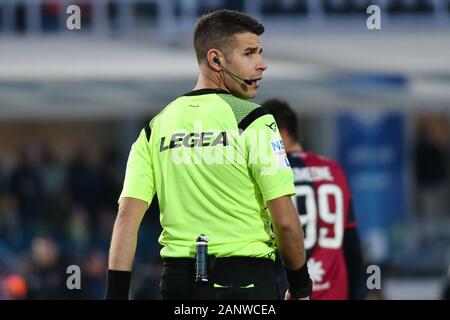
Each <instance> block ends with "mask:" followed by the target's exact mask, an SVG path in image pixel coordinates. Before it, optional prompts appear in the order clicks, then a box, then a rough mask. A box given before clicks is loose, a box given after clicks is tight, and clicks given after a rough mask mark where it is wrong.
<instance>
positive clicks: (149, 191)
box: [106, 10, 312, 299]
mask: <svg viewBox="0 0 450 320" xmlns="http://www.w3.org/2000/svg"><path fill="white" fill-rule="evenodd" d="M263 32H264V27H263V26H262V25H261V24H260V23H259V22H258V21H257V20H255V19H254V18H252V17H250V16H248V15H245V14H243V13H240V12H237V11H230V10H218V11H214V12H211V13H209V14H207V15H204V16H202V17H201V18H200V19H199V20H198V22H197V25H196V27H195V32H194V48H195V52H196V55H197V61H198V64H199V69H200V74H199V77H198V81H197V84H196V86H195V88H194V89H193V91H191V92H189V93H186V94H184V95H183V96H181V97H178V98H177V99H175V100H174V101H172V102H171V103H170V104H169V105H168V106H166V107H165V108H164V109H163V110H162V111H161V112H160V113H159V114H158V115H157V116H155V117H154V118H153V119H152V120H151V121H150V123H149V124H148V125H147V126H146V127H145V128H144V129H143V130H142V131H141V133H140V135H139V137H138V138H137V140H136V141H135V142H134V144H133V145H132V147H131V151H130V154H129V158H128V163H127V169H126V174H125V180H124V185H123V190H122V193H121V195H120V199H119V211H118V215H117V218H116V221H115V224H114V230H113V234H112V240H111V247H110V252H109V263H108V277H107V291H106V298H107V299H128V293H129V286H130V279H131V269H132V264H133V260H134V254H135V250H136V242H137V234H138V229H139V225H140V222H141V220H142V217H143V215H144V213H145V211H146V210H147V208H148V206H149V204H150V203H151V201H152V198H153V196H154V195H155V193H156V194H157V195H158V201H159V207H160V210H161V213H160V222H161V226H162V229H163V231H162V233H161V235H160V237H159V242H160V244H161V245H162V246H163V248H162V250H161V257H162V258H163V271H162V275H161V283H160V290H161V295H162V298H163V299H278V290H277V284H276V276H275V270H274V259H275V251H276V250H278V252H279V254H280V256H281V259H282V261H283V265H284V266H285V268H286V271H287V276H288V281H289V288H288V290H287V292H286V295H285V298H286V299H302V298H308V297H309V296H310V294H311V285H312V283H311V280H310V278H309V274H308V270H307V267H306V264H305V249H304V244H303V232H302V229H301V227H300V221H299V218H298V214H297V211H296V209H295V208H294V206H293V203H292V200H291V196H292V195H294V194H295V189H294V183H293V174H292V170H291V169H290V166H289V161H288V160H287V157H286V153H285V151H284V146H283V143H282V140H281V137H280V134H279V132H278V129H277V127H276V124H275V120H274V118H273V116H272V115H270V114H268V113H267V112H266V111H265V110H264V109H263V108H262V107H260V106H259V105H257V104H254V103H251V102H248V101H246V100H248V99H252V98H254V97H255V95H256V92H257V90H258V87H259V83H260V81H261V79H262V74H263V72H264V71H265V70H266V69H267V65H266V62H265V61H264V60H263V58H262V56H261V53H262V48H261V40H260V35H261V34H262V33H263ZM201 235H204V236H201ZM198 239H200V240H203V241H200V242H197V243H196V240H198ZM206 253H207V254H206Z"/></svg>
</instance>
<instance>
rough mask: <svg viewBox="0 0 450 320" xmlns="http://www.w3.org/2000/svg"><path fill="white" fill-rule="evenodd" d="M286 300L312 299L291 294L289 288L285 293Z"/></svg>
mask: <svg viewBox="0 0 450 320" xmlns="http://www.w3.org/2000/svg"><path fill="white" fill-rule="evenodd" d="M284 300H310V299H309V297H306V298H298V299H296V298H294V297H293V296H291V294H290V293H289V290H286V294H285V295H284Z"/></svg>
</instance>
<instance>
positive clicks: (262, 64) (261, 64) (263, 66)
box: [256, 56, 268, 72]
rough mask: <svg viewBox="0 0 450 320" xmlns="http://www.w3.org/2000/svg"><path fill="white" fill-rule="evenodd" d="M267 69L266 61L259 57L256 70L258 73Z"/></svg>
mask: <svg viewBox="0 0 450 320" xmlns="http://www.w3.org/2000/svg"><path fill="white" fill-rule="evenodd" d="M267 68H268V66H267V63H266V60H264V59H263V58H262V57H261V56H260V60H259V61H258V64H257V65H256V69H257V70H258V71H261V72H264V71H266V70H267Z"/></svg>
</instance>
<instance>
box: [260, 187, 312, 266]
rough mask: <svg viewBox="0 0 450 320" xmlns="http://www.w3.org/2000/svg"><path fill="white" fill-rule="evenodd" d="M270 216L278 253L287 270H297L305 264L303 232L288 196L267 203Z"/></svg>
mask: <svg viewBox="0 0 450 320" xmlns="http://www.w3.org/2000/svg"><path fill="white" fill-rule="evenodd" d="M267 205H268V207H269V209H270V212H271V214H272V224H273V229H274V233H275V239H276V242H277V247H278V252H279V254H280V257H281V260H282V261H283V265H284V266H285V267H286V268H287V269H288V270H298V269H300V268H301V267H303V266H304V264H305V262H306V254H305V247H304V244H303V230H302V228H301V226H300V220H299V218H298V217H299V216H298V213H297V210H296V209H295V208H294V205H293V204H292V200H291V198H290V197H289V196H283V197H280V198H277V199H273V200H270V201H268V202H267Z"/></svg>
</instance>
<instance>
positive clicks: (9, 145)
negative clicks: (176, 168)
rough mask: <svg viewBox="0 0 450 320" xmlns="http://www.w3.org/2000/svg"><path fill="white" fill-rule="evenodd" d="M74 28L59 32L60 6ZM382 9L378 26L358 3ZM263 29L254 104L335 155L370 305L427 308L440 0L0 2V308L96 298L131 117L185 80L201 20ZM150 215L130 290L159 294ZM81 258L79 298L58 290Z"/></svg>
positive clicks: (435, 186)
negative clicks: (368, 267)
mask: <svg viewBox="0 0 450 320" xmlns="http://www.w3.org/2000/svg"><path fill="white" fill-rule="evenodd" d="M71 4H77V5H79V6H80V8H81V16H82V23H81V30H74V31H70V30H67V28H66V19H67V17H68V14H66V11H65V10H66V8H67V6H69V5H71ZM371 4H377V5H379V6H380V7H381V10H382V12H381V24H382V29H381V30H368V29H367V27H366V19H367V18H368V16H369V15H368V14H366V8H367V7H368V6H369V5H371ZM218 8H229V9H237V10H242V11H244V12H246V13H249V14H252V15H255V16H257V17H258V18H260V19H261V20H262V22H263V23H264V25H265V27H266V33H265V34H264V36H263V47H264V55H265V58H266V60H267V62H268V64H269V69H268V71H267V72H266V74H265V76H264V80H263V82H262V86H261V88H260V90H259V94H258V96H257V98H256V99H255V101H256V102H262V101H263V100H265V99H266V98H272V97H278V98H282V99H285V100H287V101H288V102H290V103H291V104H292V106H293V107H294V108H295V110H296V111H297V112H298V114H299V116H300V127H301V141H302V143H303V144H304V145H305V146H306V147H307V148H308V149H311V150H313V151H315V152H318V153H323V154H325V155H327V156H329V157H331V158H334V159H336V160H338V161H340V162H341V164H342V165H343V166H344V169H345V170H346V172H347V175H348V178H349V182H350V185H351V187H352V191H353V195H354V202H355V209H356V214H357V219H358V220H359V226H360V229H359V232H360V235H361V238H362V240H363V244H364V253H365V258H366V261H367V264H377V265H379V266H381V272H382V289H381V290H380V291H375V292H368V295H367V298H374V299H377V298H382V299H440V298H442V297H443V292H444V288H445V286H446V285H448V278H447V277H448V276H447V274H448V272H449V269H448V268H449V265H450V202H449V198H450V181H449V179H450V177H449V169H450V168H449V164H450V162H449V151H450V1H449V0H392V1H388V0H386V1H376V0H372V1H366V0H278V1H275V0H251V1H249V0H247V1H245V0H240V1H239V0H235V1H233V0H228V1H227V0H208V1H206V0H114V1H113V0H84V1H76V0H69V1H67V0H0V299H26V298H28V299H43V298H49V299H58V298H59V299H61V298H68V299H72V298H73V299H79V298H86V299H101V298H102V297H103V294H104V287H105V269H106V261H107V260H106V259H107V249H108V242H109V238H110V235H111V231H112V225H113V222H114V218H115V214H116V207H117V205H116V202H117V197H118V194H119V192H120V189H121V183H122V179H123V176H124V170H125V163H126V159H127V155H128V151H129V147H130V145H131V143H132V141H133V140H134V139H135V138H136V137H137V134H138V132H139V131H140V129H141V128H142V127H143V126H144V124H145V123H146V122H147V121H148V120H149V119H151V118H152V116H154V115H155V114H156V113H158V112H159V111H160V110H161V109H162V108H163V107H164V106H165V105H166V104H167V103H168V102H170V101H171V100H172V99H173V98H175V97H176V96H178V95H180V94H183V93H185V92H188V91H190V90H191V89H192V87H193V86H194V84H195V80H196V76H197V69H196V68H197V65H196V61H195V55H194V52H193V48H192V44H191V42H192V30H193V26H194V23H195V19H196V17H197V16H198V15H200V14H202V13H206V12H209V11H212V10H215V9H218ZM159 230H160V226H159V221H158V208H157V206H156V204H155V203H153V204H152V206H151V208H150V209H149V212H148V213H147V215H146V217H145V218H144V221H143V224H142V227H141V231H140V235H139V237H140V240H139V243H138V251H137V256H136V262H135V273H134V274H135V276H134V279H133V284H132V296H133V297H134V298H136V299H158V298H159V294H158V284H159V276H160V260H159V249H160V248H159V245H158V243H157V237H158V235H159ZM72 264H76V265H79V266H81V271H82V282H81V284H82V290H80V291H78V290H72V291H69V290H67V289H66V278H67V276H68V275H67V274H66V268H67V266H68V265H72Z"/></svg>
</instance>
